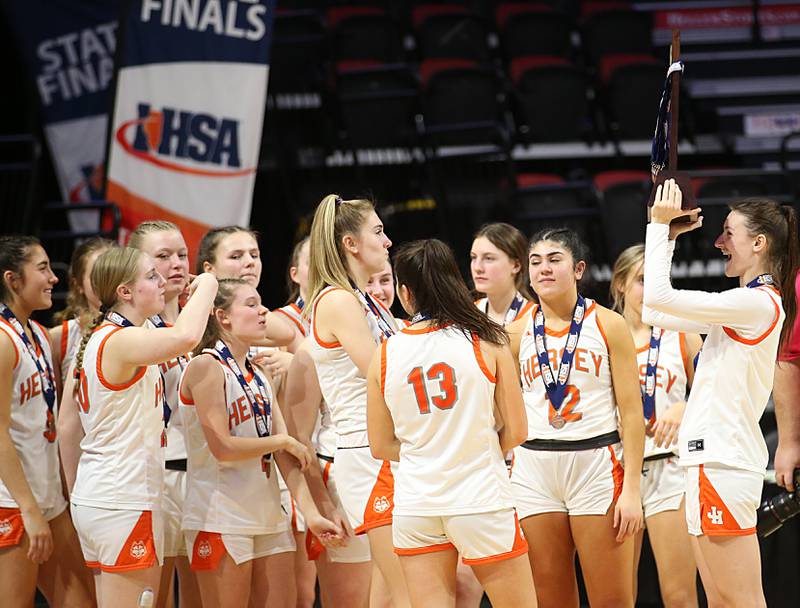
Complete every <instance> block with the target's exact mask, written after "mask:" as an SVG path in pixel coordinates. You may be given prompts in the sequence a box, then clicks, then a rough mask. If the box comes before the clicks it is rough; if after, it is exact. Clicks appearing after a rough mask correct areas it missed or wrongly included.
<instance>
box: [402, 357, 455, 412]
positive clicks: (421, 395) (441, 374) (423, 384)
mask: <svg viewBox="0 0 800 608" xmlns="http://www.w3.org/2000/svg"><path fill="white" fill-rule="evenodd" d="M437 381H438V390H439V394H438V395H434V396H432V397H431V396H430V395H429V393H428V383H429V382H437ZM407 382H408V383H409V384H410V385H411V386H412V387H413V388H414V396H415V397H416V398H417V407H419V413H420V414H430V412H431V404H433V405H435V406H436V407H438V408H439V409H440V410H449V409H450V408H452V407H453V406H454V405H455V404H456V401H458V387H457V386H456V372H455V370H453V368H452V367H450V366H449V365H447V363H442V362H439V363H434V364H433V365H431V366H430V367H429V368H428V371H427V372H426V371H424V370H423V369H422V367H415V368H414V369H412V370H411V373H410V374H408V379H407Z"/></svg>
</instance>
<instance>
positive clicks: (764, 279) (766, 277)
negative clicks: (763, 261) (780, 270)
mask: <svg viewBox="0 0 800 608" xmlns="http://www.w3.org/2000/svg"><path fill="white" fill-rule="evenodd" d="M774 284H775V279H774V278H772V275H771V274H760V275H758V276H757V277H756V278H755V279H753V280H752V281H750V282H749V283H748V284H747V287H748V288H750V289H753V288H754V287H761V286H762V285H774Z"/></svg>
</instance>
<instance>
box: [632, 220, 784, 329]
mask: <svg viewBox="0 0 800 608" xmlns="http://www.w3.org/2000/svg"><path fill="white" fill-rule="evenodd" d="M673 243H674V242H673ZM673 247H674V245H670V244H669V226H668V225H667V224H658V223H651V224H649V225H648V226H647V238H646V240H645V254H644V306H645V308H644V309H643V313H642V318H643V320H644V321H645V323H648V324H650V325H655V326H657V327H663V328H665V329H676V330H678V331H687V332H692V333H708V332H709V331H710V330H711V326H712V325H724V326H726V327H730V328H732V329H734V330H736V331H738V332H741V333H744V334H746V335H748V336H751V335H760V334H761V333H763V332H764V331H765V330H766V329H767V328H768V327H769V326H770V325H771V324H772V323H773V321H774V320H775V315H776V314H777V313H778V311H777V310H776V305H775V304H774V302H773V300H772V298H771V297H770V296H769V295H767V294H766V293H764V292H763V291H761V290H757V289H747V288H737V289H729V290H727V291H723V292H721V293H713V292H708V291H699V290H684V289H674V288H673V287H672V284H671V283H670V280H669V271H670V266H671V264H672V249H673Z"/></svg>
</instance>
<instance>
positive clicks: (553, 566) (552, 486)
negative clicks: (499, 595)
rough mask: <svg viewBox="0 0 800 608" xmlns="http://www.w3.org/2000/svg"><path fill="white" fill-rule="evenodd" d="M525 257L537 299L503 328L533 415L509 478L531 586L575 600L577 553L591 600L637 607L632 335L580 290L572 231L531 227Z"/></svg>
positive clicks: (639, 442) (554, 599)
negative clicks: (634, 583)
mask: <svg viewBox="0 0 800 608" xmlns="http://www.w3.org/2000/svg"><path fill="white" fill-rule="evenodd" d="M529 259H530V262H529V273H530V280H531V285H532V286H533V290H534V291H535V292H536V295H537V297H538V299H539V304H538V305H537V306H535V307H534V308H533V309H532V310H531V312H530V313H528V314H527V315H526V318H524V319H521V320H520V321H517V322H515V323H513V324H512V325H511V326H509V327H508V328H507V329H508V331H509V333H510V334H511V337H512V339H511V344H512V351H513V352H514V354H515V355H516V356H517V358H518V360H519V364H520V371H521V380H522V389H523V397H524V399H525V405H526V409H527V414H528V440H527V441H525V442H524V443H523V444H522V445H521V446H520V447H518V448H517V449H516V450H514V468H513V471H512V474H511V484H512V487H513V488H514V495H515V498H516V503H517V511H518V512H519V515H520V518H521V520H522V528H523V530H524V531H525V537H526V538H528V539H531V540H532V542H531V543H530V545H529V546H530V550H529V557H530V560H531V567H532V568H533V578H534V581H535V582H536V593H537V595H538V598H539V603H540V604H541V605H543V606H577V605H578V585H577V581H576V575H575V552H576V551H577V553H578V556H579V557H580V562H581V569H582V571H583V577H584V580H585V582H586V589H587V591H588V594H589V603H590V604H592V605H598V606H621V607H622V606H629V607H632V606H633V586H632V584H631V581H632V577H633V549H634V543H633V537H634V536H635V534H636V532H638V531H639V529H640V528H641V525H642V504H641V497H640V494H639V483H640V477H641V475H640V471H641V468H642V450H643V445H644V422H643V419H642V397H641V393H640V390H639V375H638V373H637V365H636V353H635V350H634V346H633V340H632V338H631V334H630V332H629V331H628V328H627V326H626V325H625V321H624V320H623V318H622V317H621V316H620V315H618V314H617V313H615V312H613V311H611V310H608V309H607V308H603V307H602V306H600V305H599V304H597V303H596V302H594V301H592V300H590V299H588V298H584V297H583V296H582V295H581V294H580V292H579V291H578V282H579V281H580V279H581V278H582V276H583V274H584V272H585V270H586V247H585V246H584V244H583V243H582V242H581V240H580V238H579V237H578V235H577V234H575V233H574V232H573V231H572V230H568V229H564V228H561V229H558V228H556V229H550V228H547V229H544V230H541V231H540V232H538V233H537V234H535V235H534V236H533V238H532V239H531V245H530V258H529ZM618 419H619V420H620V421H621V426H622V428H621V429H620V428H619V426H618ZM620 431H622V432H620ZM621 436H622V437H624V447H625V474H624V475H623V468H622V464H621V463H622V444H623V441H621Z"/></svg>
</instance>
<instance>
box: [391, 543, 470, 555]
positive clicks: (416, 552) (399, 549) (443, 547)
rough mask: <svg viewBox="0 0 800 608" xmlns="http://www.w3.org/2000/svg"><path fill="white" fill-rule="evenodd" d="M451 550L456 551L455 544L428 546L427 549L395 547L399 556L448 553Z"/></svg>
mask: <svg viewBox="0 0 800 608" xmlns="http://www.w3.org/2000/svg"><path fill="white" fill-rule="evenodd" d="M449 549H453V550H454V551H455V546H454V545H453V543H441V544H439V545H428V546H427V547H414V548H411V549H407V548H404V547H395V548H394V552H395V554H397V555H424V554H426V553H436V552H437V551H448V550H449Z"/></svg>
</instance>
